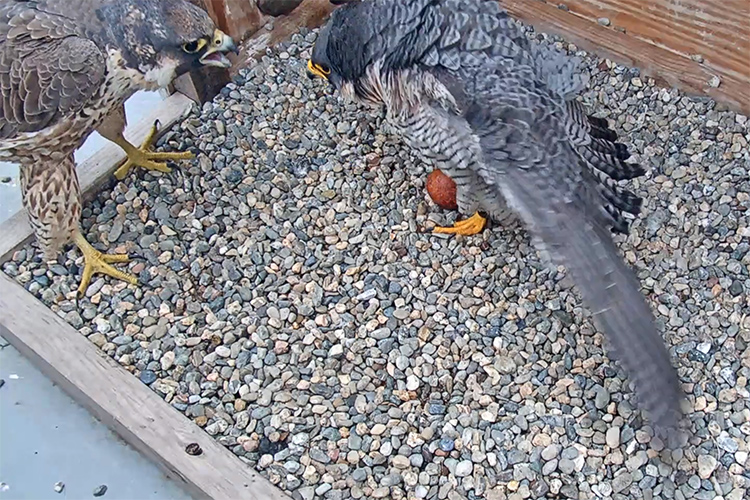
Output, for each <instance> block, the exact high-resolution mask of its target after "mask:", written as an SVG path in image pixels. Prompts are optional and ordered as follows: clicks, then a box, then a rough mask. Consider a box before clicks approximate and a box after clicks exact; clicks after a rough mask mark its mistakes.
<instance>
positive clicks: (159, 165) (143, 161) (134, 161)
mask: <svg viewBox="0 0 750 500" xmlns="http://www.w3.org/2000/svg"><path fill="white" fill-rule="evenodd" d="M126 124H127V121H126V119H125V106H120V107H119V108H117V109H116V110H115V111H113V112H112V113H111V114H110V115H109V116H108V117H107V119H106V120H105V121H104V123H102V124H101V125H100V126H99V128H97V129H96V130H97V132H99V133H100V134H101V135H102V137H104V138H105V139H108V140H110V141H112V142H114V143H115V144H117V145H118V146H120V147H121V148H122V149H123V150H124V151H125V153H127V155H128V159H127V160H126V161H125V163H124V164H123V165H122V166H120V168H118V169H117V170H115V177H116V178H117V179H119V180H122V179H124V178H125V176H126V175H128V172H130V169H131V168H133V167H141V168H145V169H146V170H156V171H158V172H164V173H169V172H171V171H172V170H171V169H170V168H169V167H167V163H166V161H167V160H174V161H177V160H190V159H192V158H194V157H195V155H193V153H190V152H181V153H158V152H154V151H152V148H153V145H154V140H155V138H156V133H157V132H158V131H159V122H158V121H157V122H155V123H154V126H153V127H151V131H150V132H149V134H148V136H147V137H146V139H145V140H144V141H143V143H142V144H141V145H140V147H135V146H134V145H133V144H131V143H130V142H128V140H127V139H125V136H124V135H123V132H124V130H125V125H126ZM160 160H161V161H160Z"/></svg>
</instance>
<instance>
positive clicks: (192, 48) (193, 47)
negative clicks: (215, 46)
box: [182, 39, 206, 54]
mask: <svg viewBox="0 0 750 500" xmlns="http://www.w3.org/2000/svg"><path fill="white" fill-rule="evenodd" d="M204 45H206V41H205V40H203V39H200V40H193V41H192V42H187V43H183V44H182V50H184V51H185V52H187V53H188V54H195V53H196V52H198V51H199V50H201V49H202V48H203V46H204Z"/></svg>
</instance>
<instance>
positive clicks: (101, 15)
mask: <svg viewBox="0 0 750 500" xmlns="http://www.w3.org/2000/svg"><path fill="white" fill-rule="evenodd" d="M230 50H233V51H236V46H235V44H234V42H233V40H232V39H231V38H230V37H229V36H227V35H225V34H224V33H222V32H221V31H220V30H218V29H217V28H216V27H215V26H214V23H213V22H212V21H211V19H210V18H209V17H208V15H207V14H206V12H205V11H203V10H201V9H200V8H198V7H196V6H195V5H193V4H191V3H189V2H187V1H185V0H111V1H110V0H36V1H20V0H0V90H2V99H0V160H4V161H9V162H13V163H18V164H19V165H20V180H21V191H22V197H23V206H24V207H25V208H26V210H27V212H28V216H29V220H30V223H31V226H32V228H33V230H34V234H35V236H36V239H37V241H38V243H39V245H40V247H41V249H42V251H43V253H44V257H45V259H47V260H50V259H54V258H55V257H56V255H57V253H58V252H59V251H60V250H61V249H62V248H63V246H64V245H66V244H67V243H69V242H71V241H72V242H74V243H75V244H76V245H77V246H78V248H80V249H81V251H82V252H83V255H84V258H85V267H84V270H83V275H82V279H81V284H80V287H79V289H78V293H79V295H80V294H82V293H83V292H84V291H85V289H86V287H87V286H88V283H89V282H90V280H91V276H92V274H93V273H94V272H101V273H104V274H108V275H110V276H113V277H115V278H119V279H122V280H125V281H127V282H129V283H132V284H136V282H137V281H136V278H135V276H132V275H130V274H127V273H124V272H121V271H119V270H117V269H115V268H114V267H113V266H112V265H111V264H113V263H120V262H127V261H128V256H127V255H107V254H102V253H101V252H99V251H97V250H95V249H94V248H93V247H92V246H91V245H90V244H89V243H88V241H86V239H85V238H84V236H83V235H82V234H81V230H80V226H79V219H80V217H81V190H80V187H79V183H78V178H77V175H76V170H75V162H74V158H73V153H74V151H75V150H76V149H77V148H78V147H80V145H81V144H82V143H83V142H84V141H85V139H86V138H87V137H88V136H89V135H90V134H91V132H93V131H94V130H96V131H98V132H99V133H100V134H101V135H102V136H103V137H105V138H107V139H108V140H110V141H113V142H114V143H116V144H118V145H119V146H120V147H122V148H123V149H124V150H125V152H126V153H127V156H128V159H127V161H126V163H125V164H124V165H123V166H122V167H121V168H120V169H118V170H117V172H116V173H115V175H116V176H117V177H118V178H123V177H124V176H125V174H126V173H127V172H128V170H129V169H130V167H131V166H139V167H143V168H146V169H149V170H158V171H163V172H169V169H168V168H167V165H166V163H164V161H165V160H170V159H188V158H191V157H192V155H191V154H190V153H156V152H152V151H151V150H150V148H151V142H152V141H153V138H154V136H155V134H156V125H154V128H153V129H152V131H151V134H149V136H148V138H147V139H146V141H145V142H144V143H143V145H141V147H136V146H134V145H132V144H130V143H129V142H128V141H127V140H125V138H124V137H123V130H124V128H125V109H124V103H125V101H126V100H127V99H128V98H129V97H130V96H131V95H132V94H134V93H135V92H136V91H138V90H156V89H159V88H163V87H165V86H166V85H167V84H169V83H170V82H171V81H172V80H173V79H174V78H175V77H176V76H179V75H180V74H182V73H185V72H187V71H189V70H190V69H191V68H193V67H196V66H200V65H208V66H219V67H224V68H226V67H228V66H230V62H229V59H227V57H226V56H225V55H224V54H225V53H226V52H228V51H230Z"/></svg>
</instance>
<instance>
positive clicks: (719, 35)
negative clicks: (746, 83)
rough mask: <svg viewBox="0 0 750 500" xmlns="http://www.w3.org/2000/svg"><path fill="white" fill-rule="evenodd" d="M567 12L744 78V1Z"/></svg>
mask: <svg viewBox="0 0 750 500" xmlns="http://www.w3.org/2000/svg"><path fill="white" fill-rule="evenodd" d="M564 3H565V5H566V6H567V7H568V9H569V11H570V12H571V13H572V14H574V15H577V16H580V17H584V18H586V19H588V20H590V21H594V22H596V21H597V19H599V18H602V17H606V18H608V19H609V20H610V22H611V23H612V24H611V26H612V27H613V28H624V29H625V31H626V33H627V34H628V35H630V36H633V37H635V38H638V39H641V40H645V41H648V42H650V43H653V44H655V45H657V46H659V47H662V48H664V49H666V50H668V51H670V52H674V53H676V54H679V55H682V56H685V57H691V56H693V55H699V56H701V57H702V58H703V60H704V63H705V64H706V65H708V66H711V67H714V68H717V70H719V71H722V72H731V73H734V74H735V75H736V76H738V77H739V76H742V77H745V78H750V2H748V1H747V0H724V1H722V2H718V1H713V2H712V1H706V0H702V1H701V0H648V1H646V0H568V1H565V2H564Z"/></svg>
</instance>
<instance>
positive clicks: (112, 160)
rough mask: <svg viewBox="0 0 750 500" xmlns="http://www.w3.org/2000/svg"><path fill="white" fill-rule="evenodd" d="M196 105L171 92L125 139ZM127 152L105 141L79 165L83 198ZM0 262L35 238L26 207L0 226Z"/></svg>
mask: <svg viewBox="0 0 750 500" xmlns="http://www.w3.org/2000/svg"><path fill="white" fill-rule="evenodd" d="M192 105H193V101H192V100H191V99H189V98H188V97H186V96H184V95H182V94H172V95H171V96H169V97H168V98H167V99H165V100H164V101H163V102H162V103H161V104H160V105H159V107H157V108H156V109H155V110H154V111H153V112H152V113H150V114H149V115H148V116H146V117H145V118H143V119H142V120H140V121H139V122H137V123H134V124H132V125H130V126H128V127H127V128H126V129H125V138H126V139H128V140H129V141H131V142H132V143H133V144H141V142H143V140H144V139H145V138H146V135H147V134H148V132H149V131H150V130H151V127H152V126H153V124H154V121H155V120H159V122H160V123H161V128H160V129H159V133H160V134H161V133H163V132H166V131H167V130H169V129H170V128H171V127H172V125H174V124H175V123H177V122H178V121H180V119H181V118H182V117H183V116H184V115H185V113H186V112H187V111H188V110H189V109H190V107H191V106H192ZM125 158H126V155H125V151H123V150H122V149H121V148H120V147H119V146H118V145H116V144H114V143H112V142H106V144H105V145H104V146H103V147H102V148H101V149H99V150H98V151H96V152H95V153H94V154H93V155H91V156H90V157H89V158H87V159H86V160H85V161H83V162H81V163H80V164H79V165H78V168H77V170H78V180H79V182H80V185H81V191H82V192H83V196H84V200H85V201H88V200H90V199H91V198H92V197H93V196H94V195H95V194H96V193H97V192H98V191H99V189H100V188H101V187H103V186H104V185H106V184H109V183H110V182H114V177H113V176H112V172H114V170H115V168H116V167H117V166H118V165H120V164H121V163H122V162H123V161H125ZM0 235H2V238H0V264H2V263H3V262H5V261H7V260H8V259H10V258H11V257H12V256H13V253H14V252H15V251H16V250H18V249H19V248H20V247H21V246H23V245H24V244H25V243H26V242H28V241H29V240H30V239H31V238H32V235H33V233H32V231H31V226H30V225H29V222H28V218H27V214H26V210H25V209H21V210H20V211H19V212H17V213H16V214H14V215H12V216H11V217H10V218H9V219H8V220H6V221H5V222H4V223H3V224H2V225H0Z"/></svg>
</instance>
